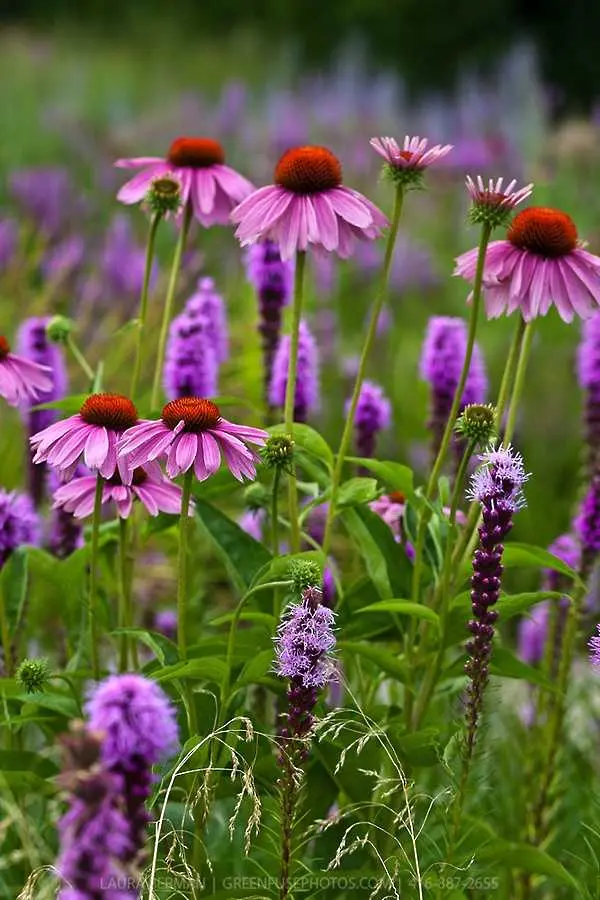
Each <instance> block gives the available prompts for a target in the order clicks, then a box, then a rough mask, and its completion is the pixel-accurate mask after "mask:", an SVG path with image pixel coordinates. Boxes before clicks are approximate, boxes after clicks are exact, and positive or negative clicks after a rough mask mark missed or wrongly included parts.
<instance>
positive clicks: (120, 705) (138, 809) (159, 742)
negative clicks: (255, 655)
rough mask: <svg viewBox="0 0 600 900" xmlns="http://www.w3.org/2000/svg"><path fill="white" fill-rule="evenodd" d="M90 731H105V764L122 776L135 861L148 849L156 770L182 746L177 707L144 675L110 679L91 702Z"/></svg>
mask: <svg viewBox="0 0 600 900" xmlns="http://www.w3.org/2000/svg"><path fill="white" fill-rule="evenodd" d="M85 710H86V713H87V715H88V718H89V727H90V728H91V729H92V730H94V731H102V732H103V733H104V740H103V742H102V762H103V764H104V765H105V766H106V768H107V769H108V771H109V772H111V773H112V774H114V775H116V776H117V777H118V778H119V783H120V790H121V792H122V795H123V801H124V804H125V809H126V812H127V819H128V824H129V829H130V835H131V851H130V852H129V854H128V855H127V857H125V861H126V862H127V861H129V860H132V859H134V857H135V856H136V855H137V854H138V853H139V852H140V851H141V850H142V848H143V846H144V839H145V831H146V826H147V824H148V820H149V815H148V812H147V810H146V801H147V799H148V797H149V795H150V789H151V785H152V766H153V765H156V764H157V763H159V762H163V761H164V760H166V759H168V757H169V756H171V755H172V754H173V753H174V752H175V750H176V748H177V742H178V733H177V719H176V712H175V708H174V707H173V706H172V704H171V702H170V700H169V698H168V697H167V696H166V694H164V693H163V691H162V690H161V688H160V687H159V686H158V685H157V684H155V683H154V682H153V681H150V680H149V679H147V678H144V677H143V676H142V675H133V674H127V675H111V676H109V677H108V678H106V679H105V680H104V681H102V682H101V683H100V684H99V685H97V687H96V688H95V689H94V690H93V692H92V693H91V695H90V697H89V699H88V700H87V703H86V707H85Z"/></svg>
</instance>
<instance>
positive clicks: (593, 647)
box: [588, 625, 600, 668]
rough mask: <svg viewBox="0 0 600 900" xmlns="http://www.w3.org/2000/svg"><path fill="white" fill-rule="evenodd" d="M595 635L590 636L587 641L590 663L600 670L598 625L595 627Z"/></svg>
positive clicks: (599, 627) (599, 626)
mask: <svg viewBox="0 0 600 900" xmlns="http://www.w3.org/2000/svg"><path fill="white" fill-rule="evenodd" d="M596 631H597V632H598V633H597V634H594V635H592V637H591V638H590V640H589V643H588V647H589V648H590V662H591V663H592V665H593V666H596V667H597V668H600V625H596Z"/></svg>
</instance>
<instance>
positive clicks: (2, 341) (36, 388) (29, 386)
mask: <svg viewBox="0 0 600 900" xmlns="http://www.w3.org/2000/svg"><path fill="white" fill-rule="evenodd" d="M51 390H52V371H51V369H49V368H48V367H47V366H41V365H39V364H38V363H36V362H32V361H31V360H29V359H24V358H23V357H22V356H17V355H15V354H14V353H11V352H10V344H9V343H8V341H7V340H6V338H5V337H4V336H3V335H0V397H4V399H5V400H6V402H7V403H8V405H9V406H20V405H21V404H24V403H27V402H28V401H30V400H36V399H37V398H38V397H39V396H40V395H41V394H43V393H44V392H45V391H51Z"/></svg>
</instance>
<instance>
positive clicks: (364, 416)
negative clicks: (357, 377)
mask: <svg viewBox="0 0 600 900" xmlns="http://www.w3.org/2000/svg"><path fill="white" fill-rule="evenodd" d="M350 402H351V401H350V400H348V402H347V403H346V415H348V410H349V408H350ZM391 419H392V407H391V403H390V401H389V400H388V399H387V397H386V396H385V394H384V393H383V388H381V387H380V386H379V385H378V384H375V383H374V382H372V381H363V383H362V386H361V389H360V395H359V398H358V403H357V405H356V415H355V416H354V434H355V444H356V451H357V453H358V455H359V456H363V457H367V458H369V457H372V456H374V455H375V446H376V442H377V435H378V434H379V432H380V431H384V430H385V429H386V428H389V427H390V423H391Z"/></svg>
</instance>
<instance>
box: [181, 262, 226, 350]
mask: <svg viewBox="0 0 600 900" xmlns="http://www.w3.org/2000/svg"><path fill="white" fill-rule="evenodd" d="M185 311H186V313H187V314H188V316H189V317H190V318H192V319H194V318H196V317H199V318H203V319H205V320H206V322H207V323H208V337H209V340H210V341H211V345H212V347H213V349H214V352H215V356H216V358H217V361H218V362H220V363H222V362H225V361H226V360H227V359H228V358H229V333H228V328H227V312H226V310H225V302H224V300H223V298H222V296H221V295H220V294H219V293H218V291H217V290H216V288H215V282H214V279H213V278H207V277H204V278H200V279H199V280H198V288H197V290H196V293H195V294H192V296H191V297H190V299H189V300H188V301H187V303H186V304H185Z"/></svg>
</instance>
